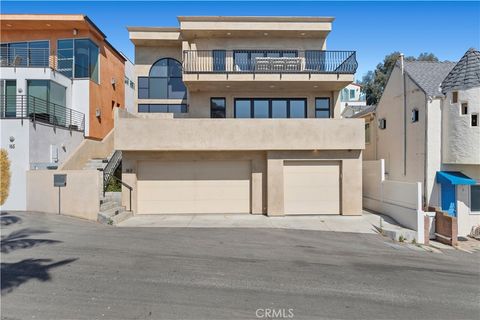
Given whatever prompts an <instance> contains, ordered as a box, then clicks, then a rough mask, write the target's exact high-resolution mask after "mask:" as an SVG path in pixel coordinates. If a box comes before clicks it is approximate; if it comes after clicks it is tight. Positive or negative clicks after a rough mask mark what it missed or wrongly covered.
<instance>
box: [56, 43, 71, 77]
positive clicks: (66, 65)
mask: <svg viewBox="0 0 480 320" xmlns="http://www.w3.org/2000/svg"><path fill="white" fill-rule="evenodd" d="M57 64H58V66H57V67H58V71H59V72H60V73H62V74H63V75H65V76H66V77H68V78H72V77H73V40H72V39H68V40H58V41H57Z"/></svg>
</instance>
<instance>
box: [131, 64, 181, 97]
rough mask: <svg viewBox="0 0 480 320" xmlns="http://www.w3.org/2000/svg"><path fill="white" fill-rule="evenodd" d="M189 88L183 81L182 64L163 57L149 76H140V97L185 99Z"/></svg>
mask: <svg viewBox="0 0 480 320" xmlns="http://www.w3.org/2000/svg"><path fill="white" fill-rule="evenodd" d="M186 97H187V89H186V87H185V85H184V84H183V81H182V65H181V63H180V62H178V61H177V60H175V59H172V58H163V59H160V60H158V61H157V62H155V63H154V64H153V65H152V67H151V68H150V72H149V75H148V77H138V98H139V99H185V98H186Z"/></svg>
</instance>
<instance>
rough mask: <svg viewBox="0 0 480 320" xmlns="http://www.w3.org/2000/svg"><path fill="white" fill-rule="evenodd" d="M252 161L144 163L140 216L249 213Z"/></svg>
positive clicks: (140, 176) (139, 184)
mask: <svg viewBox="0 0 480 320" xmlns="http://www.w3.org/2000/svg"><path fill="white" fill-rule="evenodd" d="M250 176H251V169H250V162H249V161H141V162H140V163H139V165H138V181H137V187H138V194H137V198H138V210H137V211H138V213H140V214H142V213H143V214H168V213H249V212H250Z"/></svg>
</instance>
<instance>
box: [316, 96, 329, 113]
mask: <svg viewBox="0 0 480 320" xmlns="http://www.w3.org/2000/svg"><path fill="white" fill-rule="evenodd" d="M315 109H322V110H330V99H328V98H318V99H315Z"/></svg>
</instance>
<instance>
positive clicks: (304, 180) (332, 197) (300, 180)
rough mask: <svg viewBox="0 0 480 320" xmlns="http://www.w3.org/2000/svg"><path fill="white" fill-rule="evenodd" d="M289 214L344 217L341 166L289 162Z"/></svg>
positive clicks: (286, 196) (286, 176)
mask: <svg viewBox="0 0 480 320" xmlns="http://www.w3.org/2000/svg"><path fill="white" fill-rule="evenodd" d="M284 199H285V214H340V166H339V163H338V162H327V161H285V164H284Z"/></svg>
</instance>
